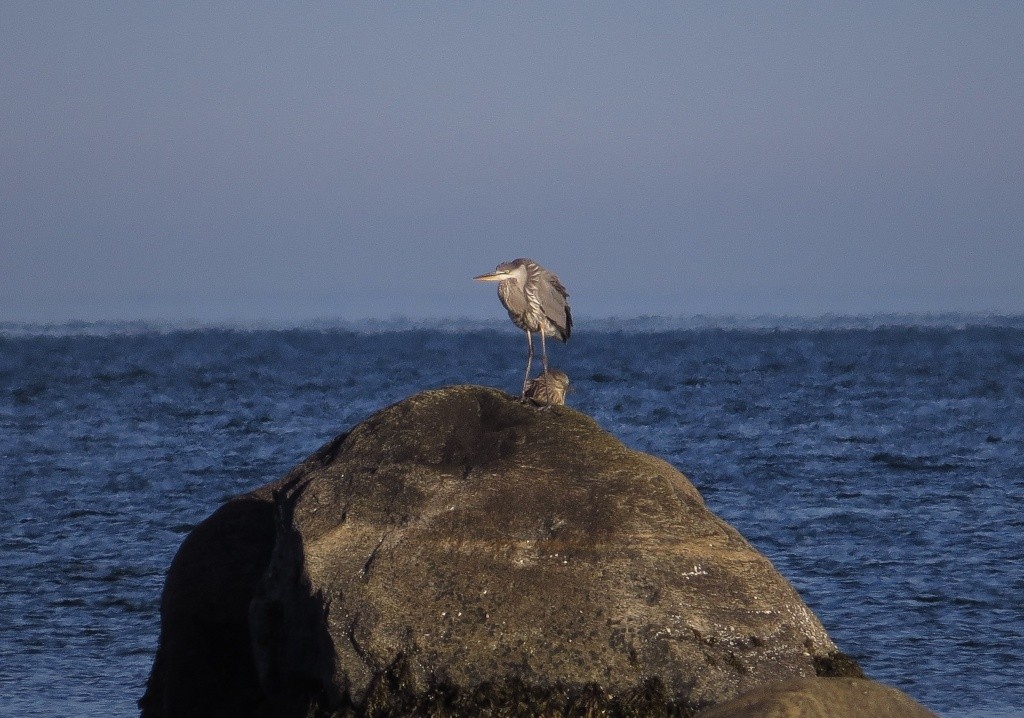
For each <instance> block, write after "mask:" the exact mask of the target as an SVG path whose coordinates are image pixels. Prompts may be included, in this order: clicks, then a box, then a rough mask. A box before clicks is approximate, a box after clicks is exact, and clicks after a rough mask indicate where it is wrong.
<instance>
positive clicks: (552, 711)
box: [141, 386, 859, 717]
mask: <svg viewBox="0 0 1024 718" xmlns="http://www.w3.org/2000/svg"><path fill="white" fill-rule="evenodd" d="M272 489H273V490H274V491H273V495H271V492H272ZM243 503H244V505H245V506H246V507H247V508H246V511H248V512H249V513H248V518H247V521H250V523H245V522H242V523H241V524H240V523H239V522H238V521H234V520H233V515H234V514H235V513H238V512H240V511H242V508H241V506H240V504H243ZM242 524H244V525H242ZM232 534H235V535H236V536H235V538H234V539H229V538H227V537H228V536H229V535H232ZM211 541H212V545H213V549H212V550H210V549H209V548H208V546H207V545H208V544H209V543H210V542H211ZM232 552H237V557H236V560H232V559H231V555H232ZM259 576H262V578H259ZM186 577H187V580H186ZM221 584H223V585H221ZM250 598H251V601H250V600H249V599H250ZM163 612H164V622H163V628H162V630H163V633H162V637H161V653H160V654H158V657H157V660H156V662H155V664H154V669H153V675H152V676H151V679H150V685H149V690H148V691H147V695H146V697H145V698H144V699H143V701H142V702H141V704H142V705H143V707H144V715H148V716H151V717H155V716H171V715H212V714H217V715H253V714H260V715H275V716H285V715H307V714H308V713H309V712H310V710H311V709H314V708H315V709H317V710H319V711H320V712H321V713H327V714H329V713H335V712H337V713H364V712H365V713H370V714H375V715H387V714H390V715H401V714H409V715H422V714H443V715H458V714H463V715H477V714H479V713H481V712H486V711H489V710H490V711H493V710H497V708H498V707H499V706H500V707H501V709H500V713H501V714H502V715H517V714H521V715H531V714H537V713H539V712H546V713H547V714H549V715H558V714H562V713H568V712H572V713H575V714H581V713H585V712H586V711H587V710H602V709H607V710H611V711H612V712H613V713H621V714H644V713H646V712H647V711H648V709H650V710H653V711H654V712H655V714H661V715H665V714H666V711H668V712H669V713H671V714H676V715H690V714H692V713H693V712H695V711H696V710H699V709H701V708H704V707H707V706H711V705H714V704H718V703H721V702H723V701H726V700H729V699H731V698H734V697H736V696H739V695H740V694H742V693H744V692H746V691H748V690H751V689H753V688H756V687H758V686H763V685H766V684H771V683H777V682H780V681H786V680H790V679H796V678H807V677H813V676H815V675H859V669H858V668H857V667H856V666H855V665H854V664H853V663H852V662H850V661H849V660H848V659H846V658H845V657H844V656H843V655H842V654H840V653H838V651H837V650H836V647H835V646H834V645H833V643H832V641H831V640H830V639H829V637H828V636H827V635H826V633H825V631H824V629H823V628H822V626H821V624H820V623H819V622H818V620H817V618H816V617H815V616H814V615H813V614H812V613H811V612H810V610H809V609H808V608H807V607H806V606H805V605H804V604H803V602H802V601H801V600H800V598H799V596H798V595H797V594H796V592H795V591H794V590H793V588H792V587H791V586H790V585H789V584H788V583H787V582H786V580H785V579H784V578H782V576H780V575H779V574H778V573H777V572H776V571H775V570H774V568H773V567H772V566H771V564H770V563H769V561H768V560H767V559H766V558H765V557H763V556H762V555H761V554H759V553H758V552H757V551H755V550H754V549H753V548H752V547H751V546H750V545H749V544H747V542H746V541H745V540H744V539H743V538H742V537H741V536H740V535H739V534H738V533H737V532H736V531H735V530H734V529H732V528H731V527H730V526H728V525H727V524H726V523H725V522H723V521H721V520H720V519H718V518H717V517H716V516H714V515H713V514H712V513H711V512H709V511H708V510H707V509H706V508H705V506H704V504H703V501H702V499H701V497H700V495H699V494H698V492H697V490H696V489H695V488H694V487H693V486H692V485H691V484H690V483H689V482H688V481H687V480H686V478H685V477H684V476H682V474H680V473H679V472H678V471H676V470H675V469H674V468H672V467H671V466H670V465H668V464H667V463H665V462H663V461H661V460H659V459H656V458H654V457H651V456H649V455H646V454H642V453H639V452H635V451H632V450H630V449H628V448H626V447H625V446H623V445H622V444H621V442H619V441H618V440H616V439H615V438H613V437H612V436H610V435H609V434H607V433H606V432H604V431H603V430H601V429H600V428H599V427H598V426H597V425H596V424H595V423H594V422H593V420H591V419H590V418H588V417H586V416H584V415H582V414H580V413H578V412H576V411H573V410H572V409H569V408H565V407H552V408H550V409H545V410H539V409H537V408H536V407H533V406H528V405H522V404H520V403H518V402H517V401H515V400H514V399H513V398H512V397H509V396H508V395H507V394H504V393H502V392H498V391H495V390H492V389H486V388H482V387H469V386H461V387H450V388H446V389H440V390H436V391H430V392H424V393H422V394H418V395H416V396H414V397H411V398H410V399H407V400H405V401H403V402H400V403H399V404H396V405H394V406H392V407H389V408H388V409H385V410H383V411H381V412H379V413H378V414H376V415H374V416H373V417H371V418H370V419H368V420H367V421H365V422H363V423H362V424H360V425H358V426H357V427H355V428H354V429H353V430H352V431H351V432H350V433H349V434H347V435H346V436H343V437H339V438H338V439H336V440H335V441H334V442H331V443H330V444H328V445H327V446H325V447H324V448H323V449H321V450H320V451H319V452H317V454H315V455H314V456H313V457H311V458H310V459H308V460H307V461H306V462H304V463H303V464H301V465H300V466H298V467H296V469H295V470H293V471H292V472H291V473H290V474H289V476H287V477H285V479H282V480H281V481H279V482H277V483H276V484H275V485H274V486H272V487H266V488H265V489H263V490H261V491H259V492H255V493H254V494H252V495H249V496H248V497H242V498H241V499H236V500H235V501H233V502H230V503H229V504H228V505H227V506H225V507H223V508H222V509H221V510H220V511H218V512H217V513H216V514H214V515H213V516H211V518H210V519H208V520H207V522H204V524H203V525H202V526H200V527H199V528H197V529H196V531H195V532H194V533H193V535H192V536H190V537H189V538H188V539H187V540H186V542H185V544H184V545H183V546H182V549H181V551H180V552H179V555H178V557H176V559H175V562H174V566H172V570H171V572H170V573H169V575H168V581H167V588H166V589H165V600H164V605H163ZM246 615H247V616H248V622H246ZM172 616H176V617H177V618H175V619H174V620H170V617H172ZM218 623H224V624H225V625H230V627H231V631H230V632H229V633H230V638H229V640H226V641H224V642H217V643H216V646H215V647H216V648H217V649H218V652H217V653H216V656H215V658H213V659H209V660H207V659H203V660H202V661H201V666H202V668H201V669H199V670H194V669H184V670H183V669H182V668H181V667H180V666H179V665H177V664H179V663H180V662H182V661H188V660H191V659H192V658H193V657H195V656H197V655H199V653H201V652H202V650H204V649H205V648H206V647H209V645H210V641H209V640H207V638H206V634H207V633H208V631H207V629H206V627H207V625H208V624H218ZM246 629H248V631H246ZM172 632H173V633H174V634H175V635H173V636H172V635H170V634H171V633H172ZM243 638H247V639H249V640H250V641H251V645H252V650H251V652H249V651H248V650H247V649H248V646H246V645H244V644H245V643H246V641H245V640H243ZM221 643H224V645H225V646H227V647H226V648H225V647H223V646H221ZM214 666H219V668H218V669H217V671H219V673H218V672H216V671H214V670H213V667H214ZM225 671H227V674H228V675H236V674H237V675H238V676H241V678H240V679H237V680H232V681H224V682H223V685H222V687H221V690H220V693H219V694H218V689H217V686H216V685H215V684H216V683H217V679H216V678H211V677H210V676H211V675H213V676H216V675H219V674H223V673H224V672H225ZM254 676H258V679H257V678H254ZM190 680H192V681H194V686H190V685H189V681H190ZM190 692H191V693H190ZM204 704H205V705H217V706H219V707H220V708H221V709H222V710H217V711H214V710H212V709H211V710H203V709H202V705H204ZM168 705H171V706H179V705H180V706H188V707H189V710H188V711H187V712H185V711H179V710H176V709H166V710H165V707H166V706H168ZM238 706H242V707H238Z"/></svg>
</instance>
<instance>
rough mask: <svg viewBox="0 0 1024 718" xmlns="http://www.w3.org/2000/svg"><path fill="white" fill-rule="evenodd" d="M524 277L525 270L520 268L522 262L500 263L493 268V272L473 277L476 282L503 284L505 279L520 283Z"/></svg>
mask: <svg viewBox="0 0 1024 718" xmlns="http://www.w3.org/2000/svg"><path fill="white" fill-rule="evenodd" d="M525 276H526V270H525V268H523V266H522V260H514V261H512V262H502V263H501V264H499V265H498V266H497V267H495V268H494V271H493V272H488V273H487V274H481V275H480V276H479V277H473V279H475V280H477V281H478V282H503V281H505V280H506V279H518V280H520V281H522V280H523V279H524V278H525Z"/></svg>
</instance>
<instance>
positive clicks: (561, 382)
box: [524, 369, 569, 406]
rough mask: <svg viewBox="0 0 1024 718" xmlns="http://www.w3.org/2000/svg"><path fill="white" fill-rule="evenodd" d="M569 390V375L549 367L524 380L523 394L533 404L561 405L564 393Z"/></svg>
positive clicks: (563, 400)
mask: <svg viewBox="0 0 1024 718" xmlns="http://www.w3.org/2000/svg"><path fill="white" fill-rule="evenodd" d="M567 391H569V375H568V374H566V373H565V372H564V371H562V370H561V369H551V370H549V371H548V373H547V374H541V375H540V376H539V377H537V378H536V379H530V381H528V382H526V391H525V392H524V395H525V397H526V398H527V399H529V400H530V401H532V402H533V403H534V404H538V405H540V406H551V405H552V404H558V405H562V404H564V403H565V394H566V392H567Z"/></svg>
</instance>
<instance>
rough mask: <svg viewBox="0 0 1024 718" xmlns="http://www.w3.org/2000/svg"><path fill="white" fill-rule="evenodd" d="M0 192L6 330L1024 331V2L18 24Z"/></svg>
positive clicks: (25, 20)
mask: <svg viewBox="0 0 1024 718" xmlns="http://www.w3.org/2000/svg"><path fill="white" fill-rule="evenodd" d="M279 5H281V6H284V5H287V7H279ZM0 187H2V191H0V320H14V321H62V320H67V319H100V318H104V319H112V318H148V319H154V318H166V319H196V318H197V319H202V320H224V319H241V320H262V319H269V320H275V321H276V320H281V319H285V320H292V319H306V318H339V319H356V318H361V317H380V318H389V317H393V316H396V315H404V316H409V317H414V318H416V317H425V316H437V317H449V316H474V317H487V316H494V317H495V318H496V319H503V317H504V315H503V313H502V311H501V308H500V306H499V305H498V303H497V299H496V298H495V296H494V287H493V285H482V284H477V283H474V282H472V281H471V280H470V277H472V276H473V275H475V274H479V273H482V272H484V271H488V270H490V269H492V268H493V267H494V265H496V264H497V263H498V262H500V261H503V260H507V259H512V258H514V257H518V256H529V257H533V258H534V259H536V260H538V261H539V262H541V263H542V264H544V265H546V266H548V267H549V268H550V269H552V270H553V271H555V272H557V273H558V274H559V275H560V276H561V278H562V280H563V282H564V283H565V285H566V286H567V287H568V289H569V291H570V294H571V301H572V303H573V309H574V312H575V313H576V315H577V316H578V317H579V316H615V315H635V314H673V315H692V314H698V313H712V314H722V313H741V314H763V313H773V314H775V313H790V314H792V313H797V314H810V315H819V314H824V313H862V312H875V311H947V310H968V311H997V312H1003V313H1021V312H1024V3H1020V2H1010V1H1007V2H937V1H936V2H900V3H888V2H886V3H873V2H872V3H865V2H851V3H820V2H807V3H790V2H786V3H765V2H761V1H760V0H758V1H757V2H750V3H729V2H725V3H719V2H708V3H691V2H678V3H623V2H614V3H600V2H580V3H547V2H545V3H530V2H527V3H504V2H503V3H450V2H445V3H424V2H416V3H372V4H369V3H368V4H356V3H347V2H345V3H329V4H323V5H304V6H299V5H297V4H293V3H281V4H260V3H251V4H250V3H241V4H239V3H230V4H215V3H162V2H161V3H123V2H117V3H100V2H69V3H58V2H37V1H35V0H31V1H29V2H10V1H8V2H4V3H3V4H2V6H0Z"/></svg>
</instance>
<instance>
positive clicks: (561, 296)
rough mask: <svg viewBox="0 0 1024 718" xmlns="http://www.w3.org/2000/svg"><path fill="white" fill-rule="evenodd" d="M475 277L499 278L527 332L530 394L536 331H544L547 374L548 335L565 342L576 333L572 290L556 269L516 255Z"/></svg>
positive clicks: (504, 298)
mask: <svg viewBox="0 0 1024 718" xmlns="http://www.w3.org/2000/svg"><path fill="white" fill-rule="evenodd" d="M474 279H476V280H478V281H481V282H497V283H498V298H499V299H500V300H501V303H502V304H503V305H505V309H506V310H508V316H509V318H510V319H511V320H512V322H513V323H514V324H515V325H516V326H517V327H519V328H520V329H522V330H523V331H524V332H526V346H527V355H526V375H525V376H524V377H523V390H522V393H521V394H520V396H521V397H522V398H524V399H525V398H526V383H527V382H528V381H529V380H530V366H531V365H532V363H533V334H532V333H533V332H537V333H538V334H540V350H541V357H542V361H543V362H544V375H545V376H547V374H548V350H547V347H546V346H545V344H544V337H545V336H548V337H557V338H558V339H561V340H562V341H563V342H565V341H568V340H569V335H570V334H571V333H572V312H571V311H569V303H568V301H566V300H567V299H568V297H569V293H568V292H566V291H565V287H563V286H562V283H561V282H560V281H558V277H556V276H555V275H554V274H553V273H551V272H549V271H548V270H546V269H544V267H542V266H540V265H539V264H537V263H536V262H534V261H533V260H532V259H524V258H520V259H513V260H512V261H511V262H502V263H501V264H499V265H498V266H497V267H496V268H495V270H494V271H493V272H490V273H488V274H481V275H480V276H479V277H474Z"/></svg>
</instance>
